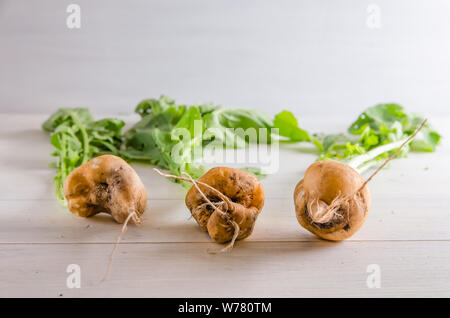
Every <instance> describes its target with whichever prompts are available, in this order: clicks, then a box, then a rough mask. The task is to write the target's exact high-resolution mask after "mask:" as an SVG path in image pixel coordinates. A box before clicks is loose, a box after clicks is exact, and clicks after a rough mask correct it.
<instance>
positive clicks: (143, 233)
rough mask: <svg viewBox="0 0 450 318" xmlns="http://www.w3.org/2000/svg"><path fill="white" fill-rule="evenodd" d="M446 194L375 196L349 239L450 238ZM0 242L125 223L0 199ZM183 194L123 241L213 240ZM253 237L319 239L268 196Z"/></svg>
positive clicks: (63, 237) (94, 231) (107, 238)
mask: <svg viewBox="0 0 450 318" xmlns="http://www.w3.org/2000/svg"><path fill="white" fill-rule="evenodd" d="M448 207H449V203H448V197H437V196H433V197H431V198H429V200H424V198H423V197H422V196H417V197H415V196H413V197H391V198H390V199H389V200H383V199H382V198H381V199H380V200H374V203H373V207H372V210H371V212H370V215H369V217H368V219H367V221H366V223H365V224H364V226H363V228H362V229H361V230H360V231H359V232H357V233H356V235H355V236H353V237H352V238H351V240H357V241H358V240H450V232H449V231H448V228H449V226H450V213H448V211H449V209H448ZM0 212H1V213H0V243H77V242H85V243H104V242H107V243H108V242H109V243H111V242H114V241H115V239H116V236H117V234H118V232H119V231H120V228H121V225H119V224H117V223H115V222H114V221H113V220H112V218H111V217H110V216H108V215H106V214H104V215H98V216H96V217H93V218H89V219H84V218H80V217H77V216H75V215H72V214H70V213H69V212H67V211H66V210H65V209H64V208H62V207H61V206H59V205H58V204H57V203H56V202H55V201H54V200H49V201H0ZM188 218H189V211H188V210H187V208H186V207H185V205H184V201H183V200H150V201H149V208H148V210H147V211H146V213H145V214H144V216H143V224H142V225H141V226H139V227H136V226H134V225H130V226H129V229H128V231H127V233H126V235H125V236H124V238H123V239H124V242H210V238H209V237H208V235H207V234H206V233H204V232H202V231H201V230H200V229H199V227H198V226H197V224H196V222H195V220H193V219H188ZM247 240H249V241H315V240H316V238H315V237H314V236H312V235H311V234H310V233H309V232H307V231H306V230H304V229H303V228H302V227H301V226H300V225H299V224H298V222H297V219H296V217H295V212H294V204H293V200H292V199H273V198H269V199H268V200H267V202H266V205H265V207H264V209H263V211H262V213H261V215H260V216H259V218H258V220H257V223H256V226H255V230H254V233H253V234H252V236H250V237H249V238H248V239H247Z"/></svg>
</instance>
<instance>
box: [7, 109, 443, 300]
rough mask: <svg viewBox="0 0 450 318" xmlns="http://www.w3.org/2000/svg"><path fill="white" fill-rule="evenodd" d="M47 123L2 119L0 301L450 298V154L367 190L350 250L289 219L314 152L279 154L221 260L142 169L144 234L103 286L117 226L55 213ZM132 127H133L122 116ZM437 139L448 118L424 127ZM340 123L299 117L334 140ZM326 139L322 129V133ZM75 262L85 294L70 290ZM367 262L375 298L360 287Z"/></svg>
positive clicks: (397, 168)
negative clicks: (369, 200)
mask: <svg viewBox="0 0 450 318" xmlns="http://www.w3.org/2000/svg"><path fill="white" fill-rule="evenodd" d="M44 119H45V116H39V115H11V114H9V115H6V114H3V115H0V154H1V156H0V176H1V180H2V182H1V183H0V296H1V297H6V296H44V297H59V296H64V297H66V296H67V297H83V296H85V297H100V296H123V297H132V296H135V297H144V296H163V297H171V296H180V297H185V296H186V297H187V296H196V297H208V296H228V297H240V296H248V297H251V296H254V297H258V296H261V297H304V296H345V297H347V296H357V297H358V296H374V297H381V296H389V297H399V296H414V297H415V296H429V297H433V296H450V202H449V198H450V182H449V180H450V171H449V169H448V162H449V161H450V147H449V144H448V143H447V140H446V139H445V138H444V140H443V144H442V145H441V147H440V148H439V149H438V151H437V152H436V153H433V154H411V155H410V156H409V158H407V159H399V160H395V161H394V162H393V163H392V164H391V166H390V168H389V169H386V170H384V171H382V173H381V174H380V175H379V176H378V177H377V178H375V179H374V180H373V182H372V183H371V184H370V188H371V191H372V195H373V207H372V210H371V212H370V215H369V217H368V220H367V222H366V223H365V225H364V227H363V228H362V229H361V230H360V231H359V232H358V233H357V234H356V235H355V236H354V237H353V238H351V239H350V240H348V241H345V242H341V243H331V242H325V241H321V240H318V239H316V238H315V237H314V236H312V235H311V234H310V233H309V232H307V231H306V230H304V229H303V228H301V227H300V226H299V225H298V223H297V221H296V218H295V214H294V206H293V200H292V191H293V188H294V186H295V184H296V183H297V181H298V180H300V179H301V177H302V175H303V172H304V171H305V169H306V168H307V166H308V165H309V164H310V163H311V162H313V160H314V158H315V155H314V153H310V154H308V153H305V152H298V151H296V149H295V148H296V147H304V146H302V145H296V146H290V147H283V149H282V152H281V154H282V155H281V158H280V171H279V173H277V174H275V175H271V176H269V177H268V178H267V179H265V180H264V181H263V184H264V188H265V192H266V195H267V201H266V205H265V207H264V210H263V212H262V214H261V215H260V217H259V219H258V221H257V224H256V227H255V231H254V234H253V235H252V236H251V237H250V238H249V239H247V240H245V241H241V242H238V243H237V245H236V247H235V249H234V250H233V251H232V252H231V253H229V254H223V255H210V254H208V253H207V252H206V251H207V249H209V248H219V246H218V245H215V244H213V243H211V241H210V240H209V238H208V236H207V235H206V234H205V233H203V232H201V231H200V230H199V228H198V226H197V225H196V224H195V221H193V220H192V219H188V216H189V213H188V211H187V209H186V208H185V206H184V202H183V199H184V190H182V189H181V187H179V186H178V185H176V184H173V183H171V182H169V181H167V180H165V179H163V178H161V177H160V176H158V175H156V174H155V173H154V172H153V171H152V169H151V168H150V167H149V166H144V165H138V166H135V167H136V169H137V171H138V173H139V174H140V176H141V178H142V179H143V182H144V183H145V185H146V187H147V190H148V194H149V208H148V210H147V211H146V213H145V217H144V223H143V225H142V226H140V227H136V226H130V227H129V229H128V231H127V233H126V235H125V237H124V240H123V244H122V245H121V246H120V247H119V250H118V253H117V254H116V257H115V260H114V264H113V269H112V272H111V275H110V278H109V280H108V281H106V282H103V283H99V281H100V279H101V278H102V275H103V273H104V270H105V268H106V264H107V262H108V256H109V252H110V251H111V248H112V243H113V242H114V241H115V238H116V236H117V233H118V232H119V231H120V225H118V224H116V223H114V222H113V221H112V219H111V218H109V217H108V216H107V215H105V216H98V217H94V218H91V219H82V218H78V217H76V216H73V215H71V214H70V213H69V212H67V211H65V210H64V209H63V208H61V207H60V206H58V204H57V203H56V201H55V200H54V197H53V181H52V178H53V176H54V174H55V171H54V170H53V169H51V168H48V164H49V163H50V162H51V161H52V157H51V156H50V152H51V146H50V144H49V139H48V135H47V134H46V133H45V132H43V131H41V130H40V125H41V123H42V122H43V120H44ZM127 119H128V120H132V119H130V118H127ZM431 122H432V123H434V124H435V126H436V127H437V128H438V129H439V130H440V131H441V132H442V134H443V135H444V136H448V135H449V133H450V119H446V118H432V119H431ZM347 124H348V120H346V119H343V120H341V119H333V120H332V121H331V120H325V119H318V118H310V119H307V118H305V119H303V121H302V125H303V126H305V127H306V128H308V129H311V130H314V131H315V130H317V127H326V130H327V131H334V130H335V131H338V130H340V129H343V128H344V127H345V126H346V125H347ZM324 129H325V128H324ZM69 264H79V265H80V266H81V269H82V287H81V288H80V289H69V288H67V287H66V278H67V275H68V274H67V273H66V267H67V266H68V265H69ZM369 264H378V265H379V266H380V268H381V288H379V289H369V288H368V287H367V285H366V279H367V277H368V275H369V274H368V273H366V269H367V266H368V265H369Z"/></svg>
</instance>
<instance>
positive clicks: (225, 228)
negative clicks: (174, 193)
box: [155, 167, 265, 252]
mask: <svg viewBox="0 0 450 318" xmlns="http://www.w3.org/2000/svg"><path fill="white" fill-rule="evenodd" d="M155 170H156V169H155ZM156 171H157V172H158V173H160V174H162V175H164V176H166V177H170V178H177V179H180V180H184V181H188V182H192V183H193V184H194V185H193V186H192V187H191V188H190V190H189V191H188V193H187V194H186V200H185V202H186V206H187V208H188V209H189V211H190V212H191V215H192V216H193V217H194V219H195V220H196V221H197V223H198V225H199V226H200V228H201V229H202V230H203V231H205V232H208V234H209V236H210V237H211V239H212V240H213V241H214V242H216V243H227V242H229V244H228V245H227V246H226V247H225V248H224V249H222V250H221V252H223V251H226V250H229V249H230V248H232V247H233V244H234V242H235V240H241V239H245V238H247V237H248V236H249V235H250V234H251V233H252V231H253V228H254V226H255V221H256V218H257V217H258V215H259V213H260V212H261V210H262V208H263V205H264V199H265V196H264V190H263V187H262V185H261V184H260V183H259V181H258V179H257V178H256V177H254V176H253V175H252V174H250V173H248V172H246V171H243V170H239V169H233V168H228V167H216V168H212V169H210V170H209V171H208V172H206V173H205V174H204V175H203V176H202V177H200V178H199V179H198V180H193V179H192V178H183V177H177V176H173V175H166V174H163V173H161V172H159V171H158V170H156Z"/></svg>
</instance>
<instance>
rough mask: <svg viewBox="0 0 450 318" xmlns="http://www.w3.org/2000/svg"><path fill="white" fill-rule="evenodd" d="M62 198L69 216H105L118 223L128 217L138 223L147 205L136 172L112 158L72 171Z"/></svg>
mask: <svg viewBox="0 0 450 318" xmlns="http://www.w3.org/2000/svg"><path fill="white" fill-rule="evenodd" d="M64 196H65V198H66V200H67V204H68V208H69V210H70V211H71V212H72V213H73V214H76V215H78V216H81V217H90V216H93V215H96V214H98V213H108V214H110V215H111V216H112V217H113V219H114V220H115V221H116V222H118V223H124V222H125V221H126V220H127V218H128V217H129V216H130V215H131V218H132V219H133V221H134V222H135V223H138V222H139V219H140V216H141V215H142V214H143V213H144V211H145V209H146V205H147V193H146V190H145V188H144V185H143V184H142V182H141V180H140V178H139V176H138V175H137V173H136V171H134V169H133V168H132V167H131V166H130V165H129V164H128V163H126V162H125V160H123V159H121V158H119V157H116V156H113V155H103V156H99V157H96V158H94V159H92V160H90V161H88V162H86V163H85V164H83V165H81V166H80V167H78V168H76V169H75V170H73V171H72V172H71V173H70V174H69V176H68V177H67V178H66V180H65V182H64Z"/></svg>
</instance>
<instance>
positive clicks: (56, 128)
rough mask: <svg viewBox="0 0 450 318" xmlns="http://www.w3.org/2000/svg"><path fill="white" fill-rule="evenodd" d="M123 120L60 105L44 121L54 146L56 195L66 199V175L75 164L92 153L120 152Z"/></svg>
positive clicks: (89, 156) (81, 161)
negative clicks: (100, 116) (94, 115)
mask: <svg viewBox="0 0 450 318" xmlns="http://www.w3.org/2000/svg"><path fill="white" fill-rule="evenodd" d="M123 126H124V122H123V121H121V120H119V119H102V120H98V121H94V119H93V117H92V115H91V113H90V112H89V110H88V109H86V108H61V109H59V110H58V111H56V112H55V113H54V114H53V115H51V116H50V118H49V119H47V121H45V122H44V124H43V125H42V128H43V129H44V130H45V131H48V132H51V143H52V145H53V146H54V148H55V149H54V151H53V153H52V155H53V156H56V157H57V161H56V163H54V166H55V167H56V168H57V169H58V174H57V176H56V177H55V185H56V189H55V190H56V196H57V198H58V199H59V200H60V201H61V202H65V200H64V193H63V184H64V180H65V178H66V177H67V176H68V175H69V173H70V172H71V171H72V170H73V169H75V168H76V167H78V166H80V165H82V164H83V163H85V162H87V161H88V160H89V159H91V158H92V157H95V156H98V155H101V154H105V153H112V154H118V153H119V148H120V144H121V134H122V127H123Z"/></svg>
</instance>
